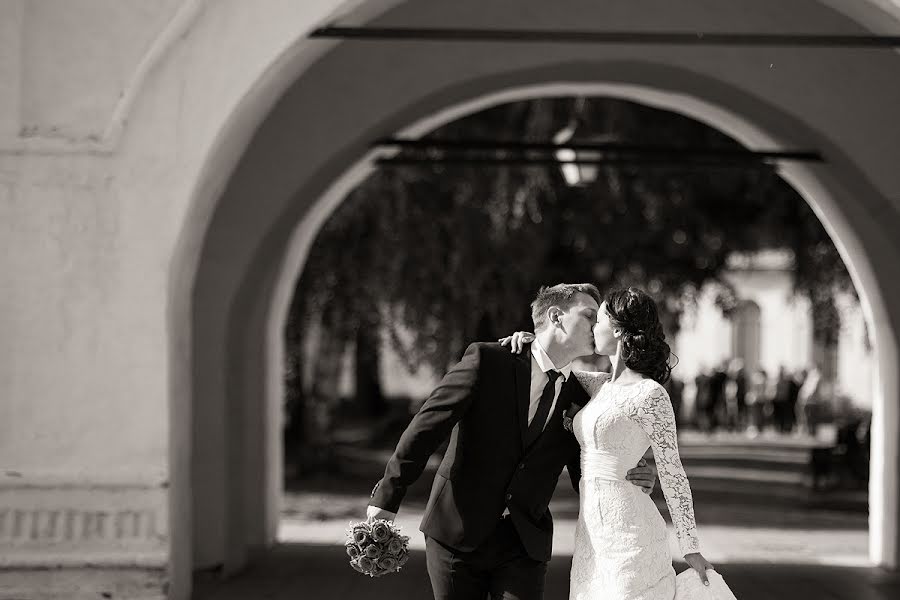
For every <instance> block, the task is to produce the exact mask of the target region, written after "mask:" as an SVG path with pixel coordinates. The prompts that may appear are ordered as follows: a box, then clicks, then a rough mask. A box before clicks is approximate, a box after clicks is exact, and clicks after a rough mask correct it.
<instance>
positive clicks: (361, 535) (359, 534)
mask: <svg viewBox="0 0 900 600" xmlns="http://www.w3.org/2000/svg"><path fill="white" fill-rule="evenodd" d="M353 541H354V542H356V543H357V544H368V543H370V542H371V541H372V540H371V538H369V534H368V532H366V531H363V530H361V529H360V530H354V531H353Z"/></svg>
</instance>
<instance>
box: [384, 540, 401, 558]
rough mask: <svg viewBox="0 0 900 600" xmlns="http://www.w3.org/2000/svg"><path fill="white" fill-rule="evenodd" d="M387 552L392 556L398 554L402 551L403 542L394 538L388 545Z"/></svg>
mask: <svg viewBox="0 0 900 600" xmlns="http://www.w3.org/2000/svg"><path fill="white" fill-rule="evenodd" d="M387 550H388V552H390V553H391V554H394V555H397V554H400V551H401V550H403V542H402V541H400V540H399V539H397V538H394V539H392V540H391V541H390V542H389V543H388V547H387Z"/></svg>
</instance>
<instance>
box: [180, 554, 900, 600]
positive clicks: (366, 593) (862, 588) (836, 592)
mask: <svg viewBox="0 0 900 600" xmlns="http://www.w3.org/2000/svg"><path fill="white" fill-rule="evenodd" d="M570 564H571V560H570V559H568V558H566V557H559V556H558V557H555V558H554V559H553V561H552V562H551V565H550V570H549V573H548V576H547V591H546V594H545V598H546V600H566V598H568V579H569V573H568V571H569V567H570ZM683 568H684V565H678V564H676V570H679V571H680V570H681V569H683ZM718 571H719V572H720V573H721V574H722V576H723V577H724V578H725V580H726V581H727V582H728V584H729V586H730V587H731V589H732V590H733V591H734V592H735V595H736V596H737V598H738V599H739V600H805V599H807V598H808V599H810V600H813V599H815V600H889V599H890V600H896V599H897V598H900V576H898V575H897V574H893V575H892V574H887V573H883V572H879V571H876V570H874V569H867V568H860V567H836V566H821V565H809V564H802V565H793V564H783V563H782V564H767V563H727V564H725V563H721V564H719V565H718ZM430 597H431V595H430V587H429V584H428V577H427V575H426V573H425V557H424V554H423V553H422V552H421V551H416V552H414V553H413V557H412V558H411V559H410V561H409V563H407V565H406V567H405V568H404V570H403V571H402V572H400V573H397V574H395V575H390V576H387V577H382V578H379V579H369V578H367V577H365V576H362V575H359V574H357V573H355V572H353V571H351V570H350V568H349V567H348V566H347V565H346V562H345V560H344V552H343V548H340V547H337V546H332V545H322V546H318V545H311V544H286V545H282V546H279V547H278V548H277V549H275V550H274V551H273V552H272V553H271V555H270V556H269V558H268V559H267V560H265V561H264V562H263V563H261V564H258V565H256V566H255V567H252V568H250V569H249V570H248V571H246V572H245V573H244V574H242V575H241V576H239V577H236V578H234V579H233V580H230V581H228V582H225V583H223V582H217V581H206V582H204V583H202V584H201V585H200V586H199V589H198V591H197V593H196V594H195V600H351V599H356V598H362V599H365V600H418V599H422V600H428V599H429V598H430Z"/></svg>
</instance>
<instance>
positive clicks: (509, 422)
mask: <svg viewBox="0 0 900 600" xmlns="http://www.w3.org/2000/svg"><path fill="white" fill-rule="evenodd" d="M531 361H532V355H531V352H528V351H526V352H522V353H521V354H511V353H510V351H509V349H508V348H504V347H501V346H500V345H499V344H492V343H476V344H472V345H470V346H469V347H468V349H467V350H466V353H465V355H464V356H463V358H462V360H460V362H459V363H458V364H456V365H455V366H454V367H453V368H452V369H450V371H449V372H448V373H447V374H446V375H445V376H444V378H443V380H442V381H441V383H440V385H438V387H437V388H436V389H435V390H434V391H433V392H432V393H431V395H430V396H429V397H428V399H427V400H426V401H425V404H424V405H423V406H422V408H421V410H420V411H419V412H418V413H417V414H416V415H415V417H413V419H412V422H411V423H410V424H409V426H408V427H407V429H406V431H405V432H404V433H403V436H402V437H401V438H400V442H399V443H398V445H397V449H396V450H395V451H394V454H393V456H392V457H391V459H390V461H389V462H388V464H387V468H386V469H385V473H384V477H383V478H382V479H381V481H379V482H378V484H377V485H376V486H375V489H374V490H373V491H372V500H371V502H370V504H371V505H372V506H377V507H379V508H382V509H385V510H387V511H391V512H397V511H398V509H399V508H400V504H401V502H402V500H403V497H404V495H405V493H406V489H407V487H408V486H409V485H410V484H412V483H413V482H414V481H415V480H416V479H418V477H419V476H420V475H421V474H422V471H423V470H424V468H425V464H426V462H427V461H428V458H429V457H430V456H431V455H432V453H433V452H434V451H435V450H436V449H437V448H438V446H439V445H440V444H441V442H443V441H444V440H446V439H447V437H448V436H449V437H450V444H449V447H448V448H447V452H446V453H445V455H444V459H443V461H442V462H441V465H440V467H439V468H438V472H437V475H436V476H435V478H434V484H433V486H432V489H431V497H430V498H429V500H428V506H427V507H426V509H425V515H424V517H423V519H422V524H421V530H422V532H424V533H425V535H426V536H427V537H428V538H430V539H429V540H428V541H429V552H431V548H432V546H431V542H432V540H435V541H437V542H439V543H440V545H441V546H443V547H445V548H443V551H451V552H453V558H454V560H456V559H457V558H459V557H463V559H464V558H465V557H466V556H476V555H477V554H478V552H479V551H480V550H481V549H482V548H483V547H484V546H486V545H491V544H494V545H496V544H495V542H496V540H494V537H495V536H497V535H499V534H498V531H499V530H503V529H504V528H506V529H509V534H504V535H506V537H507V538H509V537H510V536H512V537H513V538H515V537H517V538H518V540H516V542H517V543H518V542H519V541H520V542H521V548H522V549H523V550H524V558H525V559H526V561H529V562H531V563H532V564H533V565H534V566H535V568H537V569H539V570H540V579H541V583H542V578H543V570H544V569H545V567H546V565H545V564H544V563H546V561H548V560H549V559H550V554H551V545H552V537H553V519H552V517H551V516H550V511H549V510H548V504H549V502H550V498H551V496H552V495H553V491H554V489H555V488H556V483H557V479H558V478H559V475H560V473H561V472H562V468H563V467H564V466H567V465H568V468H569V474H570V477H571V479H572V484H573V486H574V487H575V489H576V490H577V489H578V482H579V478H580V474H581V473H580V468H579V447H578V443H577V442H576V440H575V437H574V436H573V435H572V434H571V433H570V432H568V431H566V430H565V429H564V428H563V426H562V418H563V412H564V411H565V410H566V409H568V408H569V406H570V405H571V404H573V403H575V404H579V405H584V404H585V403H586V402H587V400H588V396H587V394H586V393H585V391H584V390H583V389H582V387H581V385H580V384H579V383H578V382H577V381H576V379H575V377H574V376H571V375H570V376H569V378H568V379H567V381H566V382H565V383H564V384H563V385H562V389H561V390H560V392H559V396H558V397H557V401H556V406H555V408H554V410H553V413H552V414H551V415H550V417H549V421H548V422H547V425H546V427H545V428H544V430H543V433H542V434H541V435H540V437H538V438H537V440H536V441H534V442H533V443H532V444H531V446H530V447H525V433H526V430H527V428H528V406H529V399H530V379H531ZM506 509H508V511H509V517H508V519H505V518H502V515H503V514H504V512H505V510H506ZM510 521H511V525H510V523H509V522H510ZM507 542H508V540H507ZM507 542H503V543H504V544H507ZM507 545H508V544H507ZM454 551H455V552H454ZM520 554H523V553H522V552H520ZM431 558H432V557H431V556H429V573H430V575H431V579H432V584H433V586H436V585H438V584H436V583H435V582H436V581H446V580H447V579H448V578H450V577H451V575H448V574H447V573H443V574H441V573H433V572H431V571H432V570H433V569H437V568H441V566H440V564H441V563H440V561H432V560H431ZM529 559H530V560H529ZM444 562H447V561H444ZM446 568H447V569H453V568H454V567H451V566H450V565H449V563H448V564H447V567H446ZM448 585H449V586H450V587H455V584H454V583H453V582H450V584H448ZM434 591H435V595H436V596H438V597H446V598H459V597H463V595H461V594H459V593H457V592H454V591H448V590H438V589H435V590H434ZM538 592H539V590H538ZM483 597H484V596H483V595H482V598H483Z"/></svg>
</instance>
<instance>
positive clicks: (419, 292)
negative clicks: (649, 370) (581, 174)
mask: <svg viewBox="0 0 900 600" xmlns="http://www.w3.org/2000/svg"><path fill="white" fill-rule="evenodd" d="M573 118H577V119H578V121H579V123H580V126H579V130H588V131H591V132H593V133H595V134H598V135H599V134H604V135H607V136H611V137H612V138H613V139H615V140H617V141H620V142H627V143H636V144H653V145H660V146H676V147H684V148H687V147H703V148H715V149H721V150H724V151H728V150H737V149H741V146H740V145H739V144H738V143H737V142H735V141H734V140H732V139H730V138H728V137H727V136H725V135H723V134H722V133H720V132H718V131H716V130H714V129H712V128H710V127H707V126H705V125H703V124H701V123H699V122H697V121H693V120H691V119H688V118H686V117H682V116H679V115H676V114H673V113H670V112H666V111H661V110H656V109H653V108H649V107H646V106H641V105H637V104H634V103H630V102H627V101H622V100H615V99H606V98H596V99H590V100H588V101H581V102H579V101H577V100H575V99H573V98H555V99H538V100H530V101H526V102H516V103H512V104H506V105H502V106H498V107H495V108H492V109H489V110H485V111H482V112H480V113H477V114H474V115H471V116H469V117H466V118H464V119H461V120H459V121H456V122H453V123H450V124H448V125H446V126H444V127H442V128H440V129H438V130H436V131H434V132H432V134H430V135H429V136H428V139H433V140H444V141H449V140H462V139H465V140H470V139H488V140H518V141H534V142H544V141H547V140H550V139H552V138H553V135H554V134H555V133H556V132H557V131H559V130H560V129H562V128H563V127H564V126H566V124H567V123H569V122H570V121H571V120H572V119H573ZM762 248H785V249H789V250H791V251H793V253H794V256H795V257H796V261H795V263H796V265H795V266H796V288H797V291H798V292H800V293H803V294H806V295H808V296H809V297H810V298H811V299H812V301H813V306H814V309H815V315H816V317H815V318H814V323H815V328H816V332H817V334H819V335H820V337H821V336H822V335H826V336H827V334H828V333H829V332H832V333H836V331H837V330H836V326H837V321H836V319H837V318H838V315H837V311H836V310H833V308H834V303H833V300H832V298H833V294H834V290H835V288H836V287H837V288H840V289H849V290H852V284H851V283H850V279H849V276H848V275H847V272H846V269H845V268H844V265H843V263H842V262H841V259H840V257H839V255H838V254H837V251H836V249H835V247H834V245H833V244H832V242H831V240H830V239H829V238H828V236H827V234H826V232H825V231H824V229H823V227H822V225H821V223H819V221H818V219H817V218H816V216H815V215H814V213H813V212H812V211H811V210H810V208H809V207H808V206H807V204H806V203H805V202H804V201H803V199H802V198H800V197H799V196H798V195H797V193H796V192H795V191H794V190H793V189H792V188H791V187H790V186H789V185H787V184H786V183H785V182H784V181H783V180H782V179H781V178H779V177H778V176H777V174H776V173H775V172H774V171H773V170H772V169H771V168H769V167H766V166H755V167H751V168H747V167H746V166H744V167H741V168H734V167H725V166H715V167H711V168H703V169H698V168H688V169H686V168H684V167H683V166H678V165H677V164H665V163H663V164H655V165H640V164H639V165H627V166H624V165H619V166H611V167H604V168H603V169H602V170H601V172H600V176H599V177H598V178H597V181H596V182H595V183H594V184H593V185H591V186H589V187H585V188H573V187H568V186H566V185H565V183H564V181H563V179H562V177H561V174H560V172H559V170H558V169H557V168H556V167H555V166H552V165H539V166H522V165H511V166H496V165H492V166H484V165H464V164H463V165H446V164H425V165H414V166H402V167H397V166H390V167H385V168H382V169H380V170H379V171H377V172H375V173H374V174H373V175H372V176H370V177H369V178H368V179H367V180H366V181H365V182H363V183H362V184H361V185H360V186H359V187H358V188H357V189H356V190H354V191H353V192H352V193H351V194H350V195H349V196H348V198H347V200H346V201H345V202H343V203H342V204H341V206H340V207H339V208H338V209H337V210H336V211H335V213H334V214H333V215H332V217H331V218H330V219H329V220H328V222H327V223H326V225H325V226H324V227H323V228H322V230H321V231H320V232H319V235H318V237H317V239H316V240H315V243H314V244H313V246H312V249H311V252H310V256H309V259H308V261H307V265H306V268H305V270H304V272H303V274H302V276H301V277H300V279H299V280H298V284H297V291H296V294H295V299H294V303H293V306H292V308H291V317H290V319H289V324H290V325H289V332H288V337H289V342H290V341H291V340H293V345H294V347H296V344H297V343H299V340H300V339H302V336H303V335H304V333H305V332H306V331H309V327H308V326H307V324H308V323H309V322H311V321H317V322H320V323H321V326H322V327H323V331H324V332H326V335H328V336H333V337H334V338H335V339H337V340H339V341H340V342H343V343H344V344H351V343H353V342H354V341H355V339H356V337H357V332H358V330H359V329H360V328H366V329H368V330H369V331H380V330H382V329H384V330H387V331H388V332H389V333H390V336H391V339H392V341H393V344H394V345H395V347H396V349H397V350H398V352H399V354H400V356H401V357H402V358H404V359H405V360H406V362H407V364H408V366H409V367H410V369H415V368H416V367H417V366H419V365H422V364H427V365H430V366H432V367H434V368H435V369H436V370H438V371H441V370H443V369H444V368H445V367H446V365H447V364H448V363H449V362H451V361H452V360H453V359H454V358H455V357H457V356H458V355H459V353H460V352H461V350H462V348H463V347H464V344H465V343H467V342H469V341H472V340H475V339H491V338H496V337H497V336H498V335H500V334H504V333H508V332H511V331H513V330H515V329H519V328H523V327H530V325H531V323H530V319H529V316H528V315H529V312H528V302H529V301H530V299H531V297H532V296H533V295H534V293H535V292H536V291H537V289H538V287H539V286H540V285H542V284H549V283H556V282H559V281H590V282H594V283H596V284H597V285H598V286H599V287H600V288H601V289H603V288H607V287H609V286H612V285H626V284H631V283H635V284H638V285H641V286H642V287H645V288H646V289H648V290H649V291H650V292H651V293H653V294H654V295H655V296H656V297H657V298H659V299H661V300H662V301H663V302H664V306H665V309H666V314H667V317H668V319H669V325H670V328H676V327H677V320H678V315H679V314H680V313H681V311H682V310H683V309H684V308H685V307H686V306H687V305H689V304H691V303H692V302H693V301H694V299H695V298H696V295H697V292H698V291H699V289H700V288H701V287H702V286H703V285H704V284H707V283H716V284H718V285H719V286H720V287H721V289H722V290H723V294H722V299H723V307H724V308H725V309H726V310H727V309H728V306H729V304H730V303H729V301H728V286H727V281H726V280H725V279H724V278H723V276H722V275H723V270H724V268H725V266H726V259H727V257H728V256H729V255H730V254H732V253H733V252H736V251H753V250H758V249H762ZM291 336H293V337H291ZM370 337H371V336H370ZM374 350H375V351H377V348H374Z"/></svg>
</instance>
